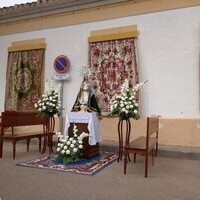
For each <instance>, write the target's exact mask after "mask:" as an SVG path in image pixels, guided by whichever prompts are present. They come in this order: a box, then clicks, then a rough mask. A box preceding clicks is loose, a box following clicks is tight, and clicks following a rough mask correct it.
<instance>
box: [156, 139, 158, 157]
mask: <svg viewBox="0 0 200 200" xmlns="http://www.w3.org/2000/svg"><path fill="white" fill-rule="evenodd" d="M157 156H158V142H156V157H157Z"/></svg>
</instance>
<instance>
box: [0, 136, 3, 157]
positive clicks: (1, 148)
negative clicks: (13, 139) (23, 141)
mask: <svg viewBox="0 0 200 200" xmlns="http://www.w3.org/2000/svg"><path fill="white" fill-rule="evenodd" d="M2 156H3V140H1V141H0V158H2Z"/></svg>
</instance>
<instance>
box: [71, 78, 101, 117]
mask: <svg viewBox="0 0 200 200" xmlns="http://www.w3.org/2000/svg"><path fill="white" fill-rule="evenodd" d="M84 81H86V79H85V78H84V79H83V82H82V84H81V87H80V90H79V92H78V95H77V97H76V101H75V103H74V105H73V107H72V112H73V111H76V112H77V111H80V106H81V104H80V99H81V95H82V93H83V84H84ZM88 84H89V95H88V100H87V105H86V106H87V108H88V111H89V112H92V111H93V112H96V113H97V115H98V116H99V117H101V110H100V108H99V106H98V104H97V101H96V97H95V94H94V91H93V89H92V87H91V85H90V83H89V82H88Z"/></svg>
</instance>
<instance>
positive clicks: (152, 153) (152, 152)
mask: <svg viewBox="0 0 200 200" xmlns="http://www.w3.org/2000/svg"><path fill="white" fill-rule="evenodd" d="M154 152H155V150H154V148H153V149H152V151H151V155H152V166H154Z"/></svg>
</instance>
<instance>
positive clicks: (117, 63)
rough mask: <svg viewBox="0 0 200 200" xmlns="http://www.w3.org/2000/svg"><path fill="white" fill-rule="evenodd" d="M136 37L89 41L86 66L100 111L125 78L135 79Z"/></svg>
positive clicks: (105, 109)
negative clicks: (88, 69)
mask: <svg viewBox="0 0 200 200" xmlns="http://www.w3.org/2000/svg"><path fill="white" fill-rule="evenodd" d="M135 40H136V39H135V38H129V39H120V40H110V41H102V42H93V43H89V68H90V71H91V77H90V78H91V80H92V84H93V88H94V91H95V95H96V98H97V102H98V105H99V107H100V108H101V111H102V112H109V111H110V102H111V100H112V99H113V98H114V97H115V95H116V94H118V93H119V92H120V86H121V85H122V83H123V82H124V79H126V78H127V79H128V80H129V85H130V87H133V86H134V85H135V84H136V83H138V81H139V80H138V71H137V62H136V48H135Z"/></svg>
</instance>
